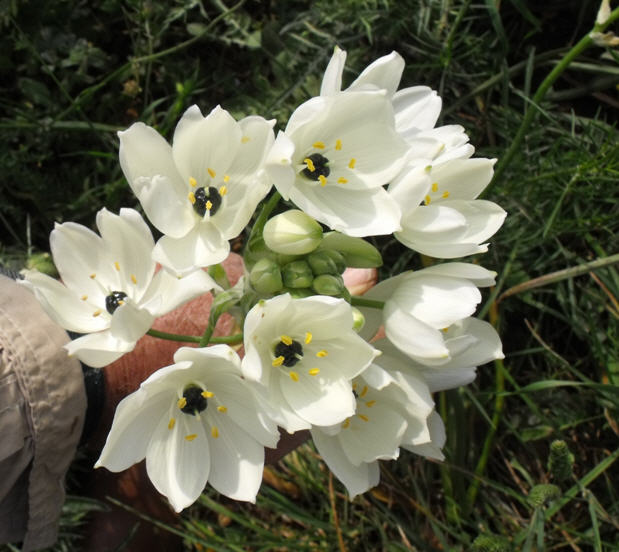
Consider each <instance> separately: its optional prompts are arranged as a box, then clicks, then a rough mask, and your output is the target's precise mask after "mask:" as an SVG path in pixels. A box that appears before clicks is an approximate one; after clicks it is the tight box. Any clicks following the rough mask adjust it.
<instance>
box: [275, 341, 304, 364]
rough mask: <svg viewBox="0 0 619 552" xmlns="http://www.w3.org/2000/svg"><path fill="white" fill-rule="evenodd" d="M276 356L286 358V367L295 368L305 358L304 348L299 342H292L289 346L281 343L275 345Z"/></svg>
mask: <svg viewBox="0 0 619 552" xmlns="http://www.w3.org/2000/svg"><path fill="white" fill-rule="evenodd" d="M274 352H275V356H276V357H284V361H283V362H282V364H283V365H284V366H288V367H290V366H294V365H295V364H296V363H297V362H299V360H301V358H302V357H303V347H302V346H301V344H300V343H299V342H298V341H295V340H292V341H291V343H290V344H289V345H287V344H286V343H284V342H283V341H280V342H279V343H278V344H277V345H275V351H274Z"/></svg>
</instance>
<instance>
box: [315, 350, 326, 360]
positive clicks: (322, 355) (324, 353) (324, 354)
mask: <svg viewBox="0 0 619 552" xmlns="http://www.w3.org/2000/svg"><path fill="white" fill-rule="evenodd" d="M328 354H329V353H327V351H325V350H324V349H323V350H322V351H318V352H317V353H316V356H317V357H318V358H324V357H326V356H327V355H328Z"/></svg>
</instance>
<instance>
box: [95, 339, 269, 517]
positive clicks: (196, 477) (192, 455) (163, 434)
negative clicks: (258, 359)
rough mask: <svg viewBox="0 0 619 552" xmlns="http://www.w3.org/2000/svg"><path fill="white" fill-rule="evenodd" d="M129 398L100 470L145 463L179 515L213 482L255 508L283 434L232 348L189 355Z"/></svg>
mask: <svg viewBox="0 0 619 552" xmlns="http://www.w3.org/2000/svg"><path fill="white" fill-rule="evenodd" d="M174 361H175V364H173V365H171V366H167V367H165V368H162V369H160V370H158V371H157V372H155V373H154V374H152V375H151V376H150V377H149V378H148V379H147V380H146V381H144V382H143V383H142V385H141V386H140V388H139V389H138V390H137V391H136V392H135V393H132V394H131V395H129V396H127V397H125V398H124V399H123V400H122V401H121V402H120V404H119V405H118V407H117V409H116V413H115V415H114V421H113V423H112V429H111V430H110V433H109V435H108V437H107V441H106V443H105V447H104V448H103V451H102V452H101V456H100V458H99V460H98V461H97V463H96V464H95V467H101V466H104V467H106V468H107V469H108V470H110V471H114V472H118V471H122V470H125V469H127V468H128V467H129V466H131V465H133V464H135V463H136V462H140V461H141V460H142V459H143V458H144V457H146V470H147V472H148V476H149V478H150V479H151V481H152V482H153V485H154V486H155V488H156V489H157V490H158V491H159V492H160V493H162V494H164V495H165V496H166V497H167V498H168V500H169V501H170V503H171V504H172V506H173V507H174V509H175V510H176V511H177V512H180V511H181V510H182V509H183V508H186V507H187V506H189V505H190V504H192V503H193V502H195V500H197V498H198V497H199V496H200V493H201V492H202V490H203V489H204V486H205V485H206V482H207V480H208V482H209V483H210V484H211V486H213V487H214V488H215V489H216V490H217V491H219V492H220V493H222V494H224V495H226V496H228V497H230V498H234V499H236V500H246V501H250V502H253V501H254V500H255V497H256V494H257V492H258V489H259V487H260V482H261V480H262V469H263V465H264V446H269V447H274V446H275V445H276V443H277V440H278V438H279V434H278V432H277V427H276V426H275V424H274V423H273V422H272V421H270V420H269V419H268V418H267V417H266V416H265V414H264V412H263V411H262V409H261V408H260V407H259V406H258V404H257V402H256V400H255V397H254V395H253V393H252V391H251V389H250V388H249V386H248V384H247V382H245V381H244V380H243V379H242V377H241V370H240V360H239V357H238V355H237V354H236V353H235V352H234V351H233V350H232V349H230V348H229V347H228V346H227V345H215V346H212V347H207V348H203V349H194V348H190V347H184V348H181V349H179V350H178V351H177V352H176V354H175V355H174Z"/></svg>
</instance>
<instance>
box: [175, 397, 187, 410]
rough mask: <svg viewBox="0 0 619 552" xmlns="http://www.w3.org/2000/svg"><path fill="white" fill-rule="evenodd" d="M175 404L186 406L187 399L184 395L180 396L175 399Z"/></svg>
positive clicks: (180, 406)
mask: <svg viewBox="0 0 619 552" xmlns="http://www.w3.org/2000/svg"><path fill="white" fill-rule="evenodd" d="M176 406H178V407H179V408H185V407H186V406H187V399H186V398H185V397H181V398H180V399H178V401H176Z"/></svg>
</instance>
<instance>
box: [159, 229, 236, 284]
mask: <svg viewBox="0 0 619 552" xmlns="http://www.w3.org/2000/svg"><path fill="white" fill-rule="evenodd" d="M229 252H230V244H229V243H228V240H226V239H224V238H223V236H222V235H221V232H219V230H217V228H215V227H214V226H213V225H211V224H209V223H208V222H204V223H201V224H199V225H196V226H195V227H194V228H193V229H192V230H191V231H190V232H189V233H188V234H187V235H186V236H183V237H182V238H178V239H175V238H172V237H170V236H162V237H161V238H160V239H159V241H158V242H157V244H156V245H155V248H154V249H153V259H154V260H155V261H157V262H158V263H161V264H162V265H163V266H164V267H166V268H167V269H169V270H170V271H172V272H173V273H175V274H178V275H185V274H188V273H189V272H192V271H194V270H195V269H196V268H200V267H204V266H209V265H213V264H217V263H220V262H222V261H223V260H224V259H225V258H226V257H227V256H228V253H229Z"/></svg>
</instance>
